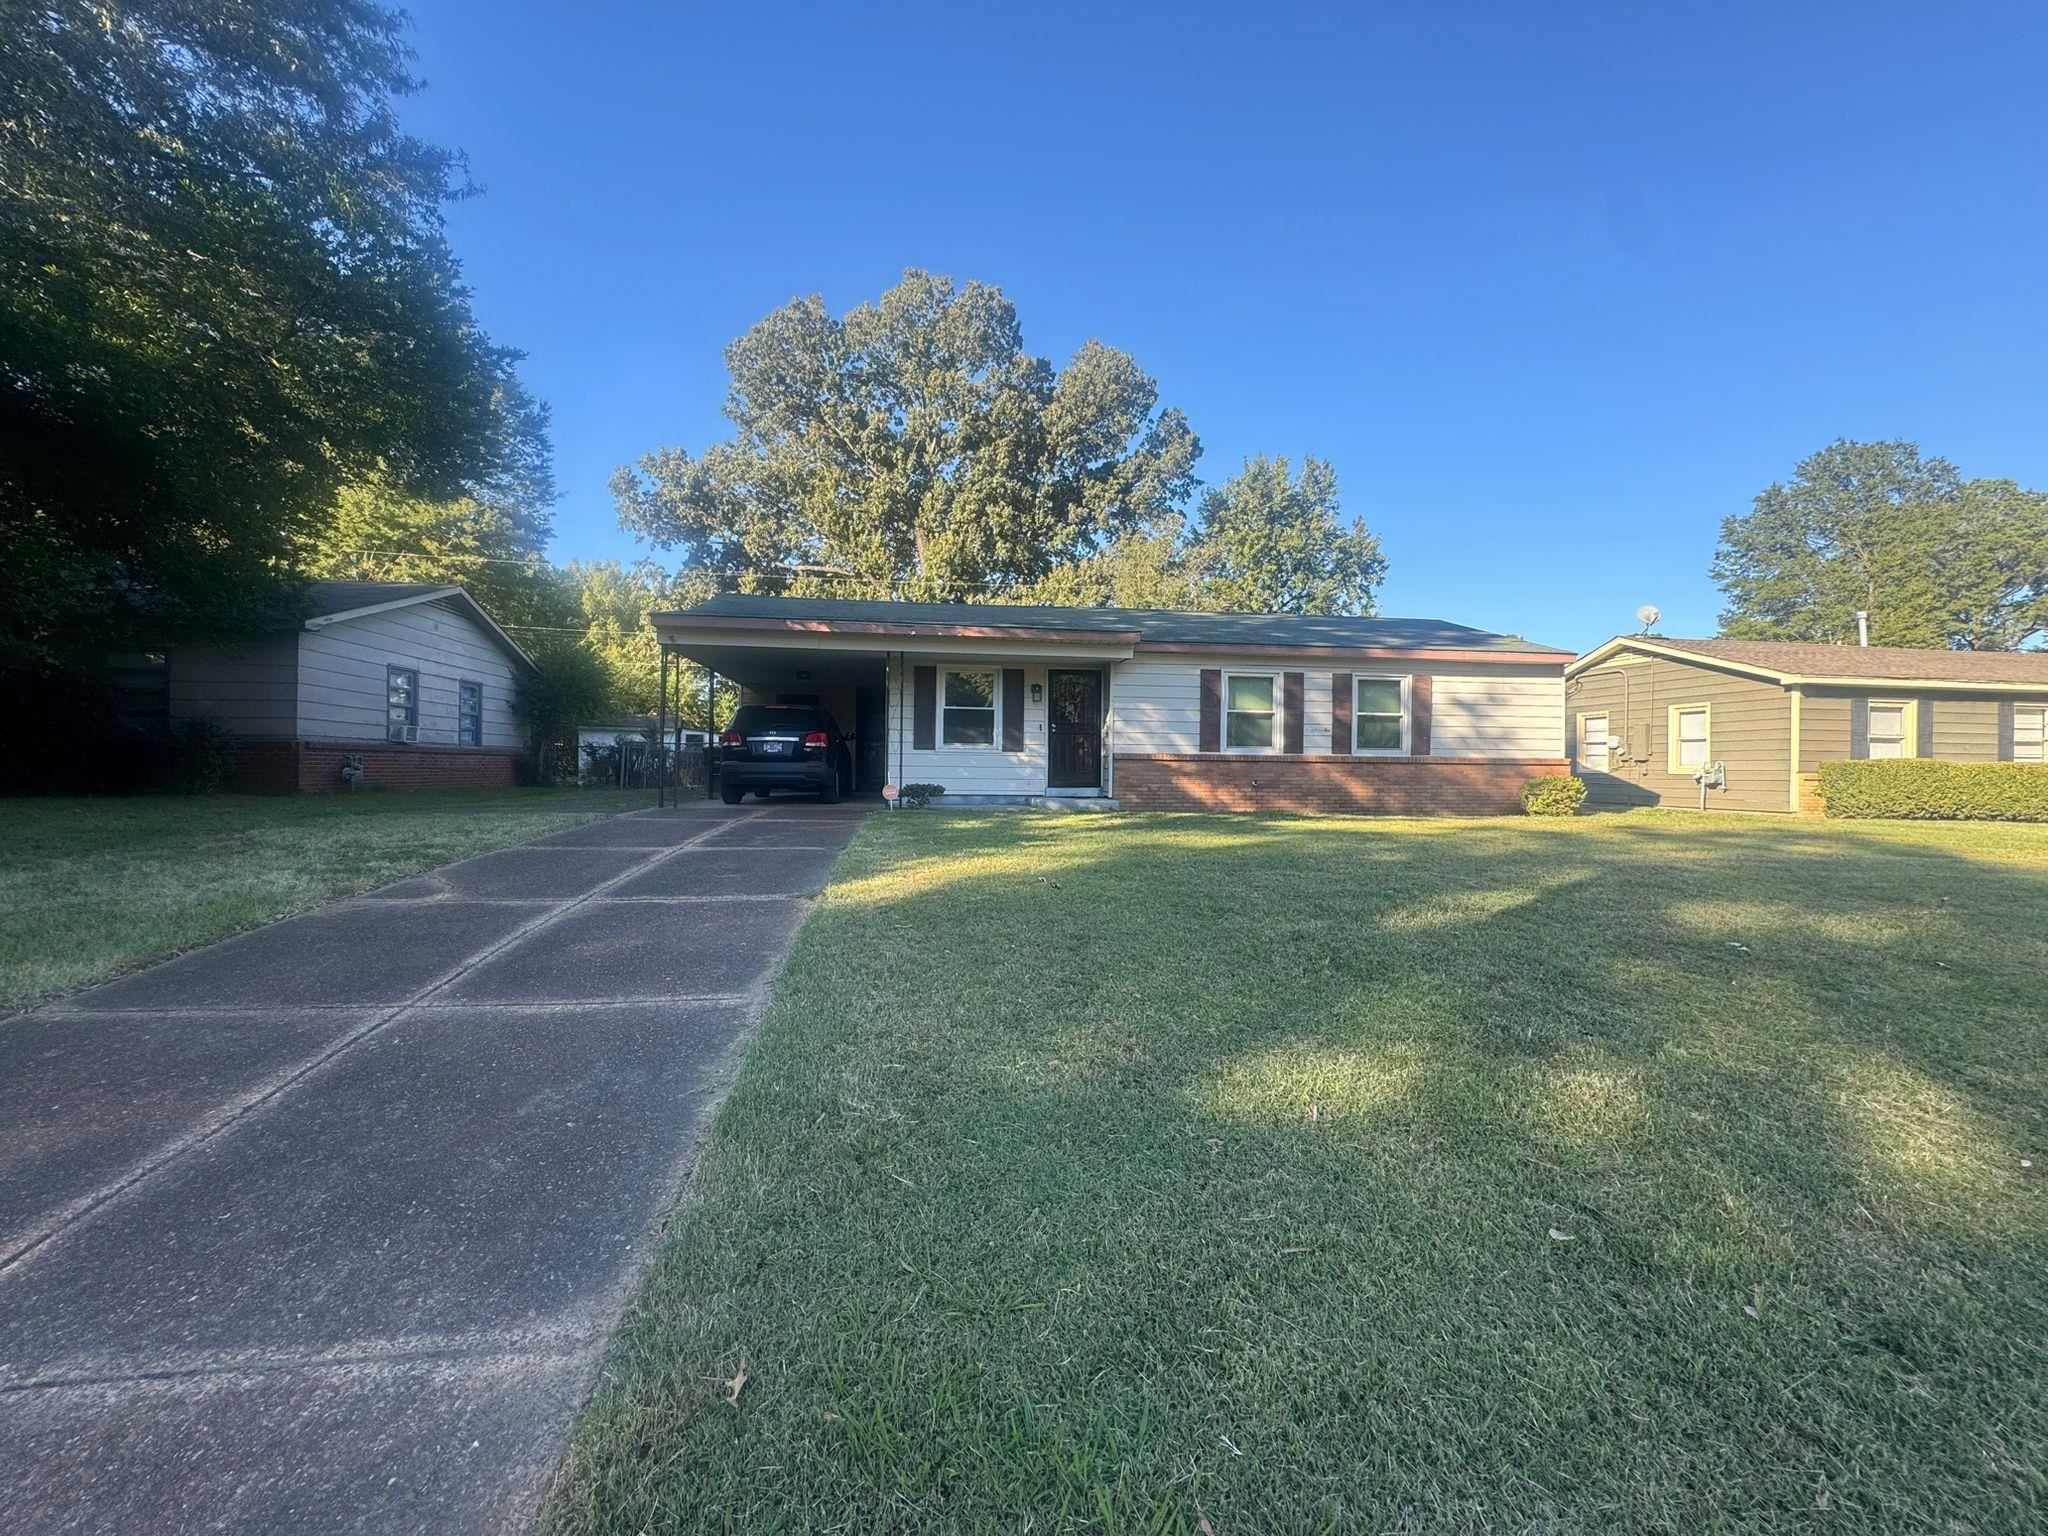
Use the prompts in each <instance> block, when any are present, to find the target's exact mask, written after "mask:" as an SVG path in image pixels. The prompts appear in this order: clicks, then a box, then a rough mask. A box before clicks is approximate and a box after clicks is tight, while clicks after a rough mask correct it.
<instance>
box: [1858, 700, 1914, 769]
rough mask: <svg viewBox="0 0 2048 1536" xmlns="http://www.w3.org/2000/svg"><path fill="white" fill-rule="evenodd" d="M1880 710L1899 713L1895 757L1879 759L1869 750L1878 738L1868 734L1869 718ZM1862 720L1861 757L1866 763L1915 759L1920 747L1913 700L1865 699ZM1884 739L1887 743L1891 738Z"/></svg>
mask: <svg viewBox="0 0 2048 1536" xmlns="http://www.w3.org/2000/svg"><path fill="white" fill-rule="evenodd" d="M1880 709H1896V710H1897V711H1898V712H1899V736H1898V742H1899V750H1898V754H1897V756H1893V757H1879V756H1878V755H1877V753H1875V752H1874V751H1872V750H1871V749H1872V748H1873V747H1875V746H1876V745H1877V740H1878V738H1877V737H1875V736H1873V735H1872V734H1871V733H1870V717H1871V714H1872V713H1873V712H1874V711H1876V710H1880ZM1863 718H1864V730H1863V756H1864V758H1865V759H1866V760H1867V761H1870V762H1876V763H1893V762H1897V761H1898V760H1899V758H1902V757H1915V756H1917V755H1918V751H1917V749H1918V747H1919V745H1920V742H1919V735H1920V719H1919V711H1918V709H1917V708H1915V701H1914V700H1912V699H1867V700H1865V701H1864V706H1863ZM1884 739H1885V740H1886V741H1887V742H1889V741H1890V740H1891V739H1892V738H1891V737H1889V736H1887V737H1885V738H1884Z"/></svg>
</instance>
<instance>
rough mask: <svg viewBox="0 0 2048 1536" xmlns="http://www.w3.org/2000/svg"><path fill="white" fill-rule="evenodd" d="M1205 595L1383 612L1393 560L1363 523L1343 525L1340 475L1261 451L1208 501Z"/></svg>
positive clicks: (1243, 605)
mask: <svg viewBox="0 0 2048 1536" xmlns="http://www.w3.org/2000/svg"><path fill="white" fill-rule="evenodd" d="M1196 542H1197V556H1198V561H1199V564H1200V569H1201V579H1202V584H1203V592H1204V595H1205V597H1206V599H1207V604H1208V606H1210V607H1214V608H1227V609H1235V610H1238V611H1240V612H1246V613H1345V614H1372V613H1377V612H1378V611H1379V606H1378V593H1379V586H1380V583H1381V582H1382V581H1383V580H1385V579H1386V574H1387V560H1386V556H1385V555H1383V554H1382V553H1381V552H1380V541H1379V540H1378V538H1376V537H1375V536H1374V535H1373V534H1372V533H1371V532H1369V531H1368V530H1367V528H1366V526H1365V524H1364V523H1362V522H1360V521H1358V520H1357V519H1355V518H1354V519H1353V520H1352V521H1350V522H1348V523H1347V522H1345V521H1344V519H1343V516H1342V513H1341V512H1340V510H1339V507H1338V504H1337V472H1336V471H1335V470H1334V469H1332V468H1331V467H1330V465H1329V464H1328V463H1327V462H1325V461H1324V460H1322V459H1314V458H1305V459H1303V460H1302V461H1301V473H1300V475H1298V476H1297V475H1296V474H1295V473H1294V467H1293V465H1291V464H1290V463H1289V462H1288V461H1287V460H1286V459H1269V458H1267V457H1266V456H1265V455H1263V454H1261V455H1259V456H1257V457H1255V458H1252V459H1248V460H1246V462H1245V466H1244V468H1243V469H1242V470H1241V471H1239V472H1238V473H1237V474H1235V475H1233V476H1231V477H1230V479H1228V480H1226V481H1224V482H1223V484H1222V485H1220V486H1218V487H1216V488H1215V489H1214V490H1212V491H1210V492H1208V494H1206V495H1205V496H1204V497H1203V498H1202V520H1201V526H1200V528H1199V529H1198V530H1197V533H1196Z"/></svg>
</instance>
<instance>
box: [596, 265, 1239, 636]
mask: <svg viewBox="0 0 2048 1536" xmlns="http://www.w3.org/2000/svg"><path fill="white" fill-rule="evenodd" d="M725 361H726V366H727V368H728V369H729V370H730V372H731V375H732V388H731V391H730V393H729V395H728V397H727V401H726V414H727V416H728V417H729V418H730V419H731V420H732V423H733V425H734V426H735V428H736V429H737V431H736V432H735V434H734V435H733V436H732V437H731V438H730V439H728V440H726V441H724V442H721V443H718V444H715V445H713V446H712V447H710V448H708V449H707V450H705V451H704V452H703V453H702V454H701V455H696V456H693V455H691V454H690V453H688V452H686V451H684V450H682V449H679V448H664V449H662V450H660V451H658V452H655V453H650V454H648V455H646V456H645V457H644V458H642V459H641V460H640V461H639V463H638V464H637V465H636V466H633V467H629V468H625V469H621V470H620V471H619V472H618V474H617V475H615V476H614V477H613V480H612V492H613V495H614V496H615V498H616V499H617V502H618V507H619V515H620V521H621V523H622V524H623V525H624V526H625V527H626V528H628V529H630V530H632V531H635V532H638V533H641V534H644V535H645V536H646V537H647V538H648V539H650V540H651V541H653V542H654V543H655V544H656V545H657V546H658V547H660V548H664V549H674V550H678V551H680V552H681V554H682V556H683V559H684V562H685V564H686V565H688V566H690V567H693V568H697V569H701V570H704V571H706V572H707V573H709V574H710V576H711V577H712V578H713V580H714V581H715V582H716V584H717V585H718V586H719V587H721V588H723V589H727V590H740V591H756V590H771V591H777V592H793V593H799V594H801V593H805V592H830V593H834V594H837V595H842V596H843V595H847V594H848V593H849V592H853V591H863V592H867V593H869V594H871V595H874V596H892V595H893V596H897V597H903V598H921V599H927V600H939V601H973V600H977V599H982V598H992V597H998V596H1001V595H1004V594H1006V593H1011V592H1014V591H1015V590H1017V589H1018V588H1020V587H1023V586H1025V585H1027V584H1029V583H1032V582H1035V581H1039V580H1042V579H1044V578H1045V577H1046V576H1047V575H1048V574H1049V573H1050V572H1051V571H1053V570H1054V569H1055V568H1057V567H1059V566H1061V565H1065V564H1069V563H1072V562H1075V561H1079V560H1084V559H1087V558H1089V557H1091V556H1093V555H1095V554H1097V553H1099V552H1100V551H1101V550H1102V549H1103V548H1104V547H1105V545H1107V544H1108V543H1109V542H1111V541H1113V540H1114V539H1115V538H1116V537H1118V536H1119V535H1121V534H1125V533H1128V532H1130V531H1132V530H1136V529H1141V528H1146V527H1149V526H1151V525H1153V524H1154V523H1155V522H1156V521H1157V519H1158V518H1159V517H1161V516H1162V515H1163V514H1166V513H1169V512H1171V511H1172V510H1173V509H1174V508H1176V507H1178V506H1179V505H1180V504H1181V503H1183V502H1185V501H1186V499H1187V498H1188V496H1189V495H1190V494H1191V492H1192V490H1193V487H1194V476H1193V469H1194V463H1195V460H1196V458H1197V456H1198V455H1199V454H1200V452H1201V448H1200V445H1199V444H1198V443H1197V442H1196V440H1195V436H1194V434H1193V432H1191V431H1190V430H1189V429H1188V425H1187V422H1186V420H1185V419H1184V418H1183V417H1182V416H1181V414H1180V412H1178V411H1175V410H1162V409H1160V407H1159V401H1158V390H1157V388H1156V386H1155V385H1154V383H1153V381H1152V379H1150V378H1149V377H1147V376H1146V374H1145V373H1144V372H1143V371H1142V370H1140V369H1139V367H1138V366H1137V364H1136V363H1135V362H1134V361H1133V360H1132V359H1131V358H1130V357H1129V356H1127V355H1126V354H1124V353H1122V352H1119V351H1117V350H1116V349H1115V348H1113V347H1107V346H1104V345H1102V344H1101V343H1099V342H1094V341H1091V342H1089V343H1087V344H1086V345H1085V346H1083V347H1082V348H1081V349H1080V351H1078V352H1077V353H1075V355H1074V356H1073V358H1072V359H1071V360H1070V361H1069V362H1068V363H1067V366H1066V367H1065V368H1064V369H1061V370H1055V369H1054V367H1053V366H1052V364H1051V363H1049V362H1048V361H1046V360H1045V359H1043V358H1039V357H1033V356H1031V355H1030V354H1029V353H1027V352H1026V351H1025V350H1024V346H1023V338H1022V333H1021V331H1020V329H1019V327H1018V323H1017V313H1016V310H1015V308H1014V306H1012V305H1011V303H1010V301H1009V300H1008V299H1006V298H1005V297H1004V296H1003V294H1002V292H1001V290H1000V289H997V288H993V287H990V286H988V285H986V284H983V283H972V282H971V283H968V284H967V285H966V286H965V287H956V286H955V284H954V283H953V281H952V279H950V278H946V277H939V276H934V275H933V274H931V273H927V272H920V271H915V270H912V271H909V272H906V273H905V274H904V276H903V280H902V281H901V282H900V283H898V284H897V285H896V286H895V287H894V288H892V289H890V290H889V291H888V292H887V293H886V294H884V295H883V296H882V298H881V301H880V302H879V303H876V304H863V305H861V306H860V307H859V308H857V309H854V310H853V311H852V312H850V313H849V314H847V315H846V316H844V317H843V318H834V317H833V316H832V315H831V314H829V313H828V312H827V311H826V309H825V306H824V303H823V301H822V300H821V299H819V298H818V297H817V296H815V295H813V296H812V297H809V298H804V299H798V300H796V301H795V302H793V303H791V304H789V305H787V306H785V307H784V308H782V309H779V310H777V311H775V312H774V313H773V314H771V315H769V316H768V317H767V318H766V319H764V320H762V321H761V322H760V324H758V325H756V326H755V327H754V328H753V329H752V330H750V331H748V332H747V334H746V335H744V336H742V337H740V338H739V340H737V341H735V342H733V343H732V345H731V346H729V347H728V348H727V349H726V354H725ZM792 571H794V572H795V573H796V575H795V577H794V579H792V578H791V577H790V574H789V573H790V572H792Z"/></svg>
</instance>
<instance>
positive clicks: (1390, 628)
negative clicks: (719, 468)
mask: <svg viewBox="0 0 2048 1536" xmlns="http://www.w3.org/2000/svg"><path fill="white" fill-rule="evenodd" d="M653 617H654V622H656V623H657V624H672V625H690V624H698V623H703V622H704V621H706V620H708V621H710V623H711V624H712V625H714V626H718V627H745V626H747V625H759V626H762V627H769V626H780V627H785V628H799V629H811V630H818V631H831V630H850V631H855V632H869V633H884V634H888V633H906V634H938V635H942V634H948V633H955V634H976V635H990V634H1000V635H1005V636H1015V637H1023V638H1030V637H1041V638H1045V639H1063V638H1073V637H1078V636H1087V637H1089V638H1100V639H1109V638H1115V639H1121V640H1123V641H1125V642H1127V643H1129V644H1134V645H1143V646H1146V647H1149V648H1152V649H1166V648H1171V649H1180V650H1201V649H1216V650H1331V651H1462V652H1470V651H1496V652H1499V653H1501V654H1502V655H1517V656H1527V655H1538V656H1545V657H1554V658H1556V659H1557V660H1559V661H1563V660H1565V659H1567V658H1569V656H1570V655H1571V653H1570V652H1569V651H1562V650H1558V649H1557V648H1556V647H1554V646H1548V645H1536V644H1534V643H1533V642H1531V641H1528V640H1523V639H1521V638H1520V637H1518V636H1515V635H1500V634H1495V633H1493V632H1492V631H1490V630H1484V629H1472V628H1470V627H1468V626H1466V625H1463V624H1452V623H1449V622H1447V621H1445V620H1443V619H1380V618H1370V619H1362V618H1346V617H1329V616H1324V615H1318V614H1298V613H1181V612H1177V611H1175V610H1173V609H1167V608H1040V607H1030V606H1026V605H1021V604H1011V603H892V602H874V601H858V600H854V599H848V598H833V597H758V596H753V595H749V594H745V593H725V594H722V595H720V596H718V597H713V598H711V599H709V600H707V601H705V602H703V603H699V604H698V605H697V606H695V607H694V608H686V609H683V610H681V611H679V612H675V613H659V614H655V615H654V616H653Z"/></svg>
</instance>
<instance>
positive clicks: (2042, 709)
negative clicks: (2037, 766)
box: [2012, 704, 2048, 763]
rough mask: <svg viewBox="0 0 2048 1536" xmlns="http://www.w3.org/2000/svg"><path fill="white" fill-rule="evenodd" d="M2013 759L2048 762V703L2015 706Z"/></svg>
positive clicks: (2013, 717)
mask: <svg viewBox="0 0 2048 1536" xmlns="http://www.w3.org/2000/svg"><path fill="white" fill-rule="evenodd" d="M2012 760H2013V761H2014V762H2016V763H2048V705H2043V704H2020V705H2016V706H2014V708H2013V712H2012Z"/></svg>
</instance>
